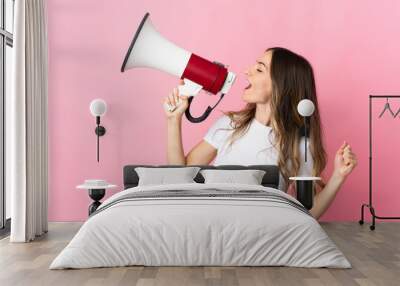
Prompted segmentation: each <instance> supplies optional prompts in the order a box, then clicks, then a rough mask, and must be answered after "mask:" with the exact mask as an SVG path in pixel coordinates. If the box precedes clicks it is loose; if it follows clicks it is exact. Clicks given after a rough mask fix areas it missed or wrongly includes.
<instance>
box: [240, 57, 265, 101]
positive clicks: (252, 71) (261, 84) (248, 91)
mask: <svg viewBox="0 0 400 286" xmlns="http://www.w3.org/2000/svg"><path fill="white" fill-rule="evenodd" d="M271 58H272V51H267V52H265V53H264V54H263V55H262V56H261V57H260V58H258V59H257V61H256V63H255V64H253V65H252V66H250V67H249V68H247V69H246V71H245V75H246V76H247V80H248V82H249V85H248V86H247V87H246V88H245V89H244V93H243V95H242V99H243V100H244V101H246V102H248V103H267V102H268V101H269V100H270V98H271V93H272V81H271V76H270V72H269V71H270V63H271Z"/></svg>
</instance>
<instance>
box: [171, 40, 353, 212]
mask: <svg viewBox="0 0 400 286" xmlns="http://www.w3.org/2000/svg"><path fill="white" fill-rule="evenodd" d="M245 75H246V76H247V80H248V82H249V85H248V86H247V87H246V88H245V90H244V93H243V95H242V99H243V100H244V101H245V102H246V103H247V104H246V106H245V107H244V108H243V109H242V110H240V111H231V112H227V113H226V114H225V115H224V116H222V117H221V118H219V119H218V120H217V121H216V123H215V124H214V125H213V126H211V128H210V129H209V131H208V132H207V134H206V135H205V137H204V138H203V140H202V141H201V142H199V143H198V144H197V145H196V146H195V147H194V148H193V149H192V150H191V151H190V152H189V153H188V154H187V155H186V156H185V154H184V152H183V147H182V138H181V121H182V116H183V114H184V113H185V110H186V109H187V106H188V101H187V97H184V96H180V95H179V94H178V89H177V88H175V89H174V91H173V92H172V93H171V94H170V95H169V96H168V97H167V98H165V103H168V104H171V105H173V106H176V103H177V102H178V98H179V100H180V103H179V105H177V108H176V109H175V110H174V111H173V112H169V111H165V112H166V115H167V120H168V162H169V164H182V165H197V164H199V165H201V164H204V165H207V164H209V163H210V162H212V160H214V159H215V162H214V164H215V165H226V164H236V165H253V164H254V165H255V164H264V165H278V167H279V169H280V183H279V189H281V190H283V191H285V192H288V190H289V189H290V190H293V188H292V185H293V184H292V183H291V182H290V181H289V177H291V176H302V175H303V176H318V177H320V176H321V173H322V171H323V170H324V169H325V166H326V152H325V149H324V145H323V140H322V129H321V121H320V114H319V108H318V100H317V96H316V88H315V81H314V73H313V69H312V67H311V65H310V63H309V62H308V61H307V60H306V59H305V58H304V57H302V56H300V55H297V54H295V53H293V52H291V51H289V50H287V49H284V48H279V47H276V48H270V49H268V50H266V51H265V53H264V54H263V55H262V56H261V57H260V58H259V59H258V60H257V61H256V63H255V64H253V65H252V66H251V67H249V68H248V69H247V70H246V71H245ZM181 83H182V82H181ZM302 99H310V100H311V101H312V102H313V103H314V105H315V111H314V114H313V115H312V120H311V132H310V137H309V140H307V141H308V142H309V144H308V146H307V148H308V149H307V150H308V151H307V163H305V162H304V155H305V154H304V137H303V135H302V134H301V133H300V130H301V129H302V128H301V127H302V126H303V118H302V117H301V116H300V115H299V114H298V112H297V104H298V103H299V102H300V100H302ZM356 165H357V159H356V156H355V154H354V153H353V152H352V150H351V147H350V145H349V144H348V143H346V142H344V143H343V145H342V146H341V147H340V148H339V149H338V150H337V152H336V155H335V160H334V171H333V173H332V175H331V177H330V178H329V180H328V181H327V183H325V182H324V181H323V180H322V181H317V184H318V186H319V188H320V189H321V190H320V191H318V192H317V194H316V195H315V199H314V205H313V208H312V209H311V210H310V212H311V214H312V215H313V216H314V217H315V218H316V219H318V218H319V217H320V216H321V215H322V214H323V213H324V212H325V211H326V210H327V209H328V207H329V205H330V204H331V203H332V201H333V199H334V198H335V196H336V194H337V192H338V191H339V189H340V187H341V185H342V184H343V182H344V181H345V179H346V178H347V177H348V175H349V174H350V173H351V172H352V170H353V169H354V168H355V166H356Z"/></svg>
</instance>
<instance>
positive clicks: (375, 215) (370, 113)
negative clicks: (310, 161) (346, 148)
mask: <svg viewBox="0 0 400 286" xmlns="http://www.w3.org/2000/svg"><path fill="white" fill-rule="evenodd" d="M382 98H384V99H388V98H400V95H370V96H369V203H368V204H362V206H361V219H360V221H359V224H361V225H362V224H364V208H365V207H367V208H369V211H370V213H371V216H372V225H370V226H369V228H370V229H371V230H374V229H375V219H382V220H385V219H400V217H387V216H386V217H385V216H378V215H377V214H376V211H375V208H374V207H373V203H372V100H373V99H382Z"/></svg>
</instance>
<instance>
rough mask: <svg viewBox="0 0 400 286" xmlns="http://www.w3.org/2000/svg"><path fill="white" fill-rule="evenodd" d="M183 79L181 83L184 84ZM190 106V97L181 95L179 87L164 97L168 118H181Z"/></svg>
mask: <svg viewBox="0 0 400 286" xmlns="http://www.w3.org/2000/svg"><path fill="white" fill-rule="evenodd" d="M184 84H185V83H184V82H183V80H181V81H180V83H179V85H184ZM188 106H189V102H188V97H187V96H183V95H179V90H178V88H176V87H175V88H174V90H173V91H172V92H171V93H170V94H169V95H168V97H166V98H165V99H164V111H165V114H166V115H167V117H168V118H181V117H182V115H183V114H184V113H185V111H186V109H187V108H188Z"/></svg>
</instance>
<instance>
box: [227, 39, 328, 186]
mask: <svg viewBox="0 0 400 286" xmlns="http://www.w3.org/2000/svg"><path fill="white" fill-rule="evenodd" d="M267 51H272V59H271V67H270V74H271V80H272V97H271V128H272V130H273V132H274V135H275V138H276V142H275V147H276V148H277V150H278V152H279V156H278V167H279V169H280V171H281V173H282V176H283V178H284V180H285V183H286V186H289V177H291V176H298V175H299V169H300V165H301V162H300V159H301V157H300V154H301V153H300V150H299V148H300V139H301V137H302V136H303V135H304V134H301V133H300V130H301V129H302V128H304V120H303V117H301V116H300V115H299V114H298V111H297V104H298V103H299V102H300V100H302V99H309V100H311V101H312V102H313V103H314V105H315V111H314V114H313V115H312V116H311V120H310V123H311V125H310V127H311V128H310V134H309V135H310V139H309V146H310V153H311V155H312V158H313V162H314V164H313V171H312V176H318V177H321V173H322V171H323V170H324V169H325V166H326V152H325V149H324V144H323V138H322V137H323V134H322V128H321V120H320V114H319V108H318V100H317V92H316V87H315V80H314V72H313V69H312V66H311V64H310V63H309V62H308V61H307V60H306V59H305V58H304V57H302V56H300V55H297V54H295V53H293V52H291V51H289V50H287V49H285V48H280V47H274V48H269V49H267V50H266V52H267ZM255 113H256V104H255V103H248V104H247V105H246V106H245V107H244V108H243V109H242V110H239V111H229V112H226V113H225V114H226V115H228V116H229V117H230V119H231V125H232V127H233V129H234V131H233V133H232V135H231V141H230V145H231V144H232V143H233V142H234V141H235V140H237V139H238V138H240V137H241V136H243V135H244V134H245V133H246V132H247V130H248V127H249V125H250V123H251V121H252V120H253V119H254V117H255ZM317 183H318V184H319V186H320V187H321V188H324V187H325V182H324V180H321V181H317Z"/></svg>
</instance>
